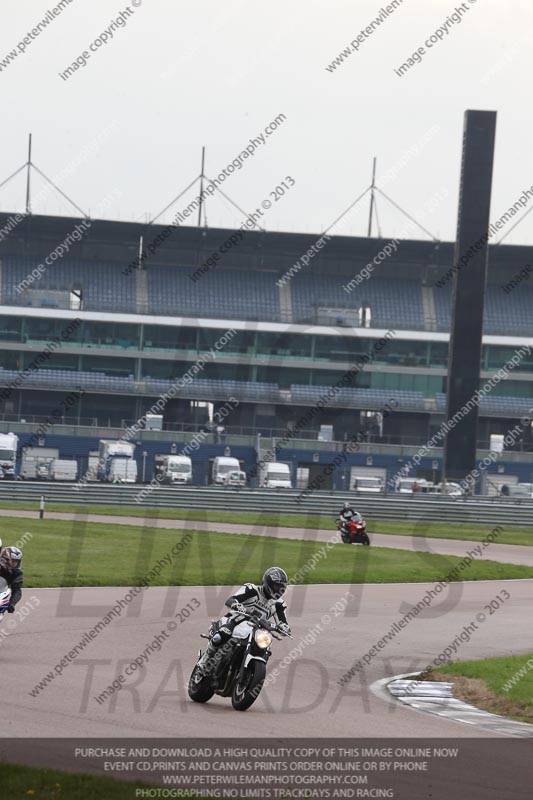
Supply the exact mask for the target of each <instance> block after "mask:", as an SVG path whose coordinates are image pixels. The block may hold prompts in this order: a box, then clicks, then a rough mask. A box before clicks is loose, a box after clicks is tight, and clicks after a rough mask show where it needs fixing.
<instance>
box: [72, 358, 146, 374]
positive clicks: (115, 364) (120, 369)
mask: <svg viewBox="0 0 533 800" xmlns="http://www.w3.org/2000/svg"><path fill="white" fill-rule="evenodd" d="M80 360H81V367H80V369H82V370H83V372H103V373H104V374H105V375H114V376H116V377H118V378H127V377H128V375H135V360H134V359H133V358H114V357H113V356H81V357H80Z"/></svg>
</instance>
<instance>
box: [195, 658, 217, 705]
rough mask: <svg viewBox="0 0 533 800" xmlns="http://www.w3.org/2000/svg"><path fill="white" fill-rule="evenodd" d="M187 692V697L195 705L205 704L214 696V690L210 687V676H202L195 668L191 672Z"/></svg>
mask: <svg viewBox="0 0 533 800" xmlns="http://www.w3.org/2000/svg"><path fill="white" fill-rule="evenodd" d="M188 690H189V697H190V698H191V700H194V702H195V703H207V701H208V700H211V698H212V697H213V695H214V694H215V690H214V689H213V687H212V685H211V676H210V675H202V673H201V672H200V671H199V669H198V667H197V666H196V667H195V668H194V669H193V671H192V672H191V677H190V678H189V686H188Z"/></svg>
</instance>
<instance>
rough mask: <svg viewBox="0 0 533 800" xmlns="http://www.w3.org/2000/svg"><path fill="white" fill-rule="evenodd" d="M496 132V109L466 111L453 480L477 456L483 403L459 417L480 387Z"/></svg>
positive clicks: (448, 466)
mask: <svg viewBox="0 0 533 800" xmlns="http://www.w3.org/2000/svg"><path fill="white" fill-rule="evenodd" d="M495 135H496V112H495V111H467V112H466V113H465V122H464V132H463V161H462V167H461V188H460V193H459V210H458V220H457V241H456V243H455V255H454V264H455V265H456V266H457V270H456V271H455V273H454V277H453V296H452V327H451V334H450V349H449V357H448V402H447V417H446V419H447V420H451V419H453V417H454V415H455V414H458V412H459V416H458V417H457V418H456V419H457V422H456V423H455V420H454V423H455V427H453V428H451V429H450V431H449V432H448V433H447V435H446V439H445V443H444V469H443V472H444V477H445V478H446V479H448V480H453V479H461V478H464V477H465V476H466V475H467V474H468V473H469V472H471V470H473V469H474V468H475V462H476V439H477V424H478V414H479V409H478V406H477V405H476V406H475V407H474V408H471V410H470V411H468V413H467V414H466V415H465V416H463V417H462V419H459V417H460V415H461V409H462V408H463V407H464V405H465V404H466V403H468V401H469V400H471V399H472V396H473V395H474V392H475V391H476V389H478V388H479V377H480V361H481V339H482V334H483V306H484V298H485V284H486V282H487V262H488V228H489V215H490V198H491V189H492V165H493V160H494V140H495ZM436 291H439V289H438V288H436Z"/></svg>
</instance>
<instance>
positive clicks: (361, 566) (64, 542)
mask: <svg viewBox="0 0 533 800" xmlns="http://www.w3.org/2000/svg"><path fill="white" fill-rule="evenodd" d="M3 521H4V526H5V529H8V530H9V533H10V536H9V541H14V542H16V541H19V540H20V539H21V538H22V537H23V536H24V534H25V533H30V534H32V537H31V538H30V539H28V536H26V537H25V539H26V541H25V543H24V545H23V549H24V572H25V584H26V586H33V587H44V586H129V585H137V584H139V583H140V581H141V580H142V578H143V577H145V576H147V575H148V573H149V572H150V570H151V569H152V568H153V566H154V565H155V564H156V563H157V562H158V561H160V562H161V564H162V566H161V571H160V573H159V575H158V576H157V577H155V579H154V580H150V585H159V586H169V585H187V586H191V585H192V586H196V585H208V586H213V585H214V586H217V585H230V586H235V585H238V584H241V583H243V582H245V581H249V580H257V579H259V578H260V576H261V575H262V574H263V571H264V569H265V567H267V566H269V565H272V564H279V565H281V566H283V568H284V569H285V570H286V571H287V572H288V574H289V577H293V578H294V580H295V582H296V583H403V582H416V583H419V582H433V581H439V580H442V579H443V578H444V577H445V576H446V575H447V574H448V573H449V572H450V571H451V570H452V569H453V568H454V567H455V566H457V565H458V564H459V563H460V562H461V559H460V558H455V557H451V556H440V555H435V554H429V553H423V552H419V551H417V552H411V551H409V550H394V549H392V548H386V547H379V548H378V547H363V546H362V545H359V546H357V547H353V546H347V545H344V544H341V543H339V544H334V545H332V546H331V548H330V549H329V550H328V549H327V547H326V544H325V543H323V542H312V541H307V540H305V539H302V540H301V539H279V538H274V537H268V536H253V535H247V534H233V533H232V534H228V533H216V532H207V531H175V530H169V529H166V530H165V529H156V528H148V527H140V526H135V525H131V526H129V525H112V524H109V523H97V522H88V523H85V524H82V523H80V522H71V521H67V520H52V519H44V520H27V519H20V518H9V517H8V518H6V517H4V518H3ZM178 542H182V543H183V546H182V547H180V548H179V552H177V553H176V556H175V557H174V558H171V556H170V554H171V549H172V547H173V545H175V544H176V543H178ZM165 560H168V561H169V563H165ZM170 562H171V563H170ZM304 566H306V567H307V569H305V570H303V568H304ZM300 570H302V572H303V574H301V577H298V573H299V571H300ZM532 577H533V567H526V566H520V565H514V564H501V563H497V562H494V561H479V560H474V561H472V563H471V564H470V565H469V566H468V567H466V568H465V569H463V570H462V571H461V572H460V573H458V574H457V576H456V579H460V580H496V579H504V578H532Z"/></svg>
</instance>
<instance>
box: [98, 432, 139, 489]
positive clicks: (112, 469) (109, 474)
mask: <svg viewBox="0 0 533 800" xmlns="http://www.w3.org/2000/svg"><path fill="white" fill-rule="evenodd" d="M134 456H135V445H134V444H132V443H131V442H123V441H119V440H116V439H101V440H100V447H99V450H98V479H99V480H101V481H109V482H111V483H136V481H137V462H136V461H135V458H134Z"/></svg>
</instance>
